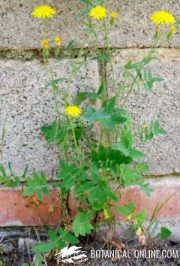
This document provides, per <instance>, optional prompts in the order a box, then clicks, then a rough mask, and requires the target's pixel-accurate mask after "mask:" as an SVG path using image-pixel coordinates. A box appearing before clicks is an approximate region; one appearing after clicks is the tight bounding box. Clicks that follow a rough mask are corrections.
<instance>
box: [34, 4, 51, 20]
mask: <svg viewBox="0 0 180 266" xmlns="http://www.w3.org/2000/svg"><path fill="white" fill-rule="evenodd" d="M54 14H56V10H55V9H53V8H52V7H50V6H47V5H41V6H37V7H35V8H34V10H33V12H32V16H33V17H34V18H52V17H53V15H54Z"/></svg>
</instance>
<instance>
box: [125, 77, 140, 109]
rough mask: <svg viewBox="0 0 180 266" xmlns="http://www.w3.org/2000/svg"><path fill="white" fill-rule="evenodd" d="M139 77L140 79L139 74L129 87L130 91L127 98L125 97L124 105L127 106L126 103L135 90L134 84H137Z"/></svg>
mask: <svg viewBox="0 0 180 266" xmlns="http://www.w3.org/2000/svg"><path fill="white" fill-rule="evenodd" d="M137 79H138V74H137V75H136V76H135V78H134V80H133V82H132V83H131V86H130V88H129V91H128V93H127V95H126V97H125V99H124V102H123V104H122V107H124V106H125V104H126V102H127V100H128V98H129V96H130V94H131V92H132V91H133V88H134V85H135V84H136V81H137Z"/></svg>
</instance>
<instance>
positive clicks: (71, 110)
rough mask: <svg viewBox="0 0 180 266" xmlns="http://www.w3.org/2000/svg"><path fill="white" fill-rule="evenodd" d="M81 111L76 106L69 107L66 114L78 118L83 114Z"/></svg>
mask: <svg viewBox="0 0 180 266" xmlns="http://www.w3.org/2000/svg"><path fill="white" fill-rule="evenodd" d="M81 112H82V111H81V109H80V108H79V107H78V106H76V105H69V106H67V107H66V108H65V113H66V114H67V115H68V116H72V117H78V116H79V115H80V114H81Z"/></svg>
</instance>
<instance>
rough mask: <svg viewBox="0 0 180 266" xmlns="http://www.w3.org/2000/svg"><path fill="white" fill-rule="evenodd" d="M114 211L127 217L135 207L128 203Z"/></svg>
mask: <svg viewBox="0 0 180 266" xmlns="http://www.w3.org/2000/svg"><path fill="white" fill-rule="evenodd" d="M116 209H117V210H118V211H119V212H120V213H122V214H123V215H126V216H127V215H129V214H130V213H131V212H132V211H133V210H134V209H135V206H134V203H133V202H129V203H128V204H125V205H123V206H120V207H116Z"/></svg>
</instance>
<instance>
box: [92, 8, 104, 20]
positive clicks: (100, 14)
mask: <svg viewBox="0 0 180 266" xmlns="http://www.w3.org/2000/svg"><path fill="white" fill-rule="evenodd" d="M89 16H90V17H92V18H93V19H97V20H100V19H104V18H106V16H107V11H106V9H105V8H104V7H103V6H95V7H93V8H91V10H90V12H89Z"/></svg>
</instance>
